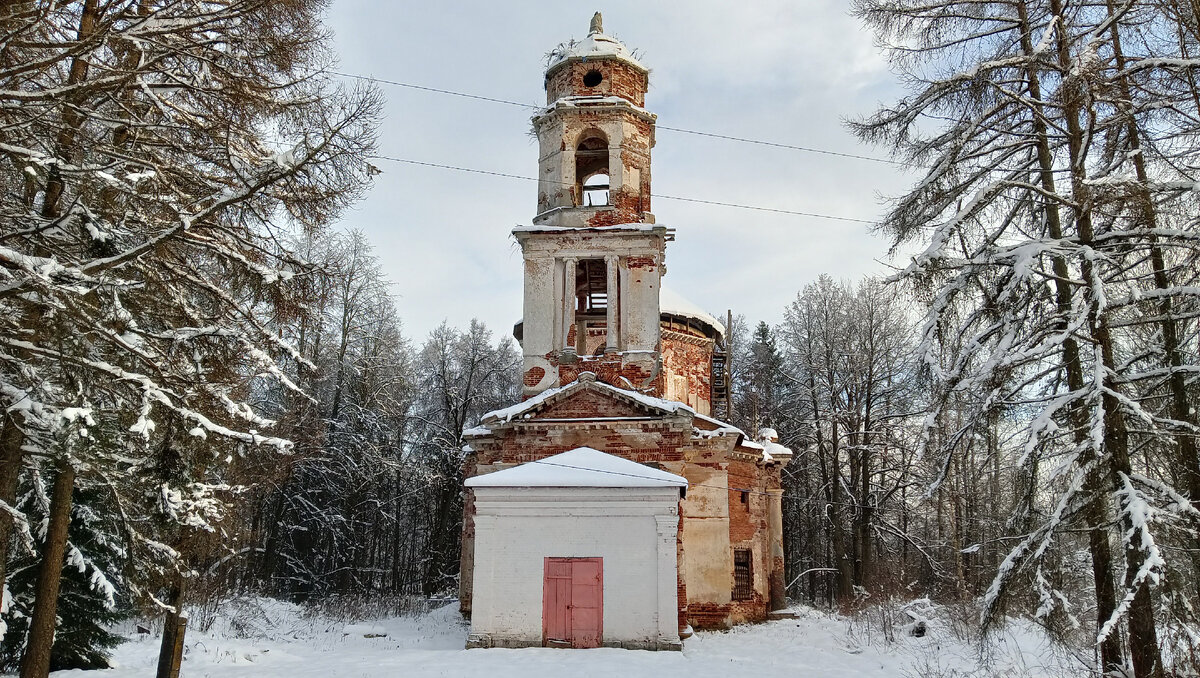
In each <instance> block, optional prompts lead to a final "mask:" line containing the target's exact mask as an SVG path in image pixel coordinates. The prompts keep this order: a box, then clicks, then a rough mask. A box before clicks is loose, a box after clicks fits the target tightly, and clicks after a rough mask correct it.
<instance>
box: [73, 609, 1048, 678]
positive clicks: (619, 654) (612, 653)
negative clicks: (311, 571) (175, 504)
mask: <svg viewBox="0 0 1200 678" xmlns="http://www.w3.org/2000/svg"><path fill="white" fill-rule="evenodd" d="M800 614H801V617H800V618H799V619H795V620H785V621H775V622H769V623H766V624H758V625H752V626H741V627H738V628H735V629H734V630H732V631H729V632H708V633H698V634H696V635H695V636H693V637H692V638H690V639H688V640H687V641H686V642H685V647H684V650H683V652H643V651H631V650H615V649H596V650H551V649H543V648H530V649H522V650H506V649H494V650H464V649H462V648H463V643H464V641H465V638H466V626H465V624H464V623H463V622H462V621H461V620H460V619H459V618H458V614H457V612H456V611H455V610H454V608H453V607H448V608H443V609H441V610H437V611H435V612H432V613H430V614H427V615H423V616H420V617H396V618H392V619H386V620H380V621H375V622H371V623H369V624H355V625H349V626H347V625H346V624H344V623H338V622H332V621H328V620H320V619H313V618H311V617H309V618H305V617H303V616H301V615H300V614H299V612H298V610H297V609H296V608H294V607H292V606H290V605H286V604H283V603H277V602H271V603H269V604H267V605H266V606H265V607H264V608H262V609H256V610H255V613H253V614H250V613H243V614H233V615H229V616H228V618H226V616H224V615H223V616H222V618H221V619H220V620H219V621H218V623H217V624H214V625H213V626H212V628H210V629H209V630H208V631H207V632H199V631H196V630H192V631H189V640H188V642H187V655H186V660H185V661H184V665H183V676H184V677H185V678H201V677H211V678H233V677H235V676H246V677H250V676H254V677H280V678H359V677H365V676H371V677H375V676H396V677H401V676H403V677H404V678H409V677H412V678H422V677H426V676H446V677H452V678H517V677H520V678H555V677H558V676H568V677H571V678H583V677H588V676H606V677H616V678H670V677H672V676H681V677H686V678H718V677H719V678H737V677H740V676H754V677H755V678H760V677H761V678H773V677H776V676H780V677H782V676H788V677H790V678H797V677H804V678H809V677H824V676H828V677H830V678H840V677H844V676H855V677H862V678H871V677H873V676H922V675H938V676H993V675H994V676H1060V675H1063V676H1065V675H1072V672H1071V671H1064V670H1063V667H1045V666H1041V665H1040V661H1041V660H1039V659H1037V658H1038V657H1045V656H1047V655H1048V654H1049V653H1047V652H1046V648H1045V647H1040V646H1041V643H1040V642H1039V641H1038V639H1037V638H1036V637H1035V636H1034V635H1032V634H1026V635H1024V636H1021V637H1017V636H1014V635H1009V636H1008V638H1007V639H1003V640H1002V642H1001V643H1000V645H999V647H1000V648H1001V649H1000V651H999V652H998V653H995V654H994V655H993V656H992V657H991V658H990V660H989V661H987V662H985V667H983V668H981V667H979V666H978V661H977V659H976V657H975V653H974V651H973V650H972V649H971V648H969V647H967V646H966V645H965V644H963V643H961V642H959V641H955V640H953V639H951V638H941V639H939V638H936V637H926V638H921V639H916V638H909V637H903V638H902V639H901V640H900V641H898V642H896V643H894V644H890V645H889V644H886V643H883V642H882V640H881V639H879V638H874V639H873V640H872V642H871V643H866V644H865V643H864V642H863V641H862V639H861V638H858V636H860V635H861V634H855V633H849V632H848V628H849V627H848V625H847V622H846V621H845V620H843V619H839V618H834V617H830V616H827V615H824V614H821V613H818V612H815V611H811V610H808V611H801V613H800ZM1014 633H1015V632H1014ZM368 634H370V635H376V636H378V637H371V638H368V637H365V635H368ZM382 634H386V635H382ZM240 636H249V637H240ZM157 640H158V639H157V637H154V638H144V639H142V640H132V641H130V642H128V643H126V644H125V645H122V646H121V647H119V648H117V650H116V652H115V654H114V656H113V659H114V661H115V663H116V664H117V665H118V666H117V668H115V669H114V670H108V671H89V672H79V671H72V672H60V673H55V674H52V675H54V676H58V677H60V678H66V677H67V676H70V677H71V678H85V677H86V678H135V677H137V678H144V677H145V676H152V675H153V674H154V665H155V659H156V653H157V650H158V643H157ZM1006 647H1007V648H1008V649H1007V651H1005V649H1004V648H1006ZM1055 663H1057V662H1055Z"/></svg>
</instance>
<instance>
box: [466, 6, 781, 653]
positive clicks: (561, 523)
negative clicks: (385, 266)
mask: <svg viewBox="0 0 1200 678" xmlns="http://www.w3.org/2000/svg"><path fill="white" fill-rule="evenodd" d="M648 84H649V73H648V71H647V69H646V67H645V66H643V65H642V64H641V63H640V62H639V61H638V60H637V59H636V58H635V56H634V55H633V54H632V53H631V52H630V51H629V50H628V49H627V48H626V47H625V46H624V45H623V44H622V43H621V42H619V41H618V40H616V39H615V38H613V37H611V36H609V35H606V34H605V33H604V31H603V26H602V25H601V21H600V15H599V14H598V13H597V15H596V17H595V18H593V21H592V25H591V27H590V31H589V34H588V35H587V37H586V38H584V39H583V40H580V41H571V42H569V43H564V44H563V45H560V46H559V48H557V49H556V50H555V51H554V52H553V53H552V54H551V58H550V60H549V64H548V67H547V69H546V73H545V87H546V100H547V101H546V107H545V108H544V109H542V110H540V111H539V112H538V113H537V115H535V116H534V118H533V129H534V132H535V134H536V136H537V139H538V145H539V155H538V177H539V187H538V197H537V214H536V216H534V217H533V221H532V224H531V225H528V226H519V227H517V228H516V229H514V231H513V235H514V237H515V238H516V240H517V242H518V243H519V244H520V247H521V252H522V255H523V260H524V315H523V318H522V321H521V322H520V323H518V325H517V326H516V328H515V330H514V334H515V335H516V338H517V340H518V341H519V342H520V344H521V348H522V352H523V355H524V401H523V402H521V403H516V404H514V405H513V406H512V407H509V408H506V409H504V410H499V411H496V412H492V413H489V414H488V415H486V416H485V417H484V418H483V421H482V424H481V425H480V426H478V427H476V428H473V429H470V430H468V431H466V432H465V436H464V437H465V439H466V441H467V445H468V446H467V452H468V456H467V461H466V469H465V475H466V477H467V478H468V480H467V495H466V502H465V504H466V505H465V515H464V525H463V545H462V569H461V583H460V588H461V591H460V604H461V607H462V610H463V612H464V613H465V614H467V615H471V616H472V635H471V641H470V643H471V644H472V645H474V646H521V645H538V644H540V645H548V646H556V645H562V646H574V647H588V646H596V645H617V646H625V647H649V648H652V649H671V648H674V647H676V646H677V645H678V643H679V638H680V637H681V636H682V637H686V635H687V630H688V629H689V627H693V628H697V629H702V628H727V627H729V626H730V625H732V624H737V623H741V622H746V621H756V620H762V619H765V618H766V617H767V615H768V613H769V612H770V611H771V610H774V609H779V608H782V607H783V606H784V604H785V601H784V585H785V582H784V576H783V573H784V563H783V547H782V529H783V528H782V511H781V499H782V494H783V491H782V489H781V485H780V472H781V469H782V467H783V466H784V465H785V464H787V462H788V460H789V459H790V458H791V453H790V451H788V450H787V449H786V448H784V447H782V446H780V445H778V444H777V442H775V441H774V440H772V439H763V440H758V441H755V440H753V439H752V438H751V437H750V436H748V435H747V434H746V433H744V432H743V431H741V430H739V429H738V428H736V427H735V426H732V425H730V424H727V423H724V422H722V421H720V420H718V419H716V418H714V416H713V415H714V414H717V415H727V414H728V390H727V389H728V384H727V380H726V377H725V369H724V368H725V362H724V360H725V345H726V344H725V336H724V333H725V327H724V326H723V325H722V324H721V323H720V322H719V321H718V320H717V319H716V318H714V317H712V316H711V315H709V314H707V313H705V312H704V311H702V310H700V309H699V308H698V307H696V306H694V305H692V304H690V303H688V302H686V301H684V300H683V299H682V298H681V297H679V296H678V295H675V294H673V293H671V292H669V291H667V290H665V289H664V288H663V287H662V279H663V277H664V275H665V274H666V271H667V269H666V265H665V264H666V248H667V243H669V242H671V241H672V240H673V239H674V230H673V229H669V228H667V227H665V226H662V225H659V224H657V223H656V222H655V218H654V215H653V214H652V213H651V211H650V209H651V172H650V152H651V149H652V148H653V147H654V133H655V120H656V116H655V115H654V114H653V113H651V112H649V111H648V110H646V109H645V108H644V107H643V106H644V104H645V97H646V91H647V87H648ZM722 403H724V405H723V406H719V407H715V406H716V405H721V404H722ZM714 410H716V411H714ZM664 498H665V499H664ZM647 564H651V565H647ZM639 568H640V569H639ZM630 592H638V593H637V595H632V594H631V593H630ZM623 596H624V597H623ZM651 599H652V600H651ZM642 601H645V602H644V604H643V602H642ZM639 605H642V606H643V607H644V608H645V609H644V611H643V610H642V608H641V607H639Z"/></svg>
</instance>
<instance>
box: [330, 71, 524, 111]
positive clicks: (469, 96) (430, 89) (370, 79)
mask: <svg viewBox="0 0 1200 678" xmlns="http://www.w3.org/2000/svg"><path fill="white" fill-rule="evenodd" d="M329 73H330V75H338V76H341V77H343V78H352V79H354V80H365V81H367V82H377V83H380V84H383V85H395V86H396V87H407V88H408V89H417V90H421V91H422V92H433V93H434V94H448V95H450V96H455V97H462V98H464V99H477V100H479V101H490V102H492V103H494V104H507V105H509V106H519V107H521V108H544V107H543V106H535V105H533V104H523V103H521V102H519V101H509V100H508V99H497V98H495V97H485V96H480V95H478V94H467V93H466V92H455V91H454V90H449V89H439V88H437V87H426V86H424V85H414V84H412V83H410V82H400V81H398V80H387V79H384V78H375V77H372V76H369V75H355V74H353V73H341V72H338V71H329Z"/></svg>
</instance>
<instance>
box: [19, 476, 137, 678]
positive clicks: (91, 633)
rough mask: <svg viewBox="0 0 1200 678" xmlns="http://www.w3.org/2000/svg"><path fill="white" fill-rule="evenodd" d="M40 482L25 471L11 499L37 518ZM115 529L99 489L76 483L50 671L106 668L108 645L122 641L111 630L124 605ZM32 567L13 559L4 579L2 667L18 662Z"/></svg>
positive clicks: (42, 503) (43, 505)
mask: <svg viewBox="0 0 1200 678" xmlns="http://www.w3.org/2000/svg"><path fill="white" fill-rule="evenodd" d="M44 483H45V480H44V479H43V478H42V476H41V474H36V475H33V476H31V477H30V482H29V483H27V484H28V485H29V487H28V488H27V491H26V492H25V493H24V495H23V500H22V501H21V502H19V503H18V504H17V507H18V508H19V509H20V510H21V511H23V512H24V513H25V514H26V515H28V516H29V517H30V518H31V519H32V520H33V521H34V522H38V523H40V522H41V521H42V520H43V519H44V518H45V513H46V511H47V509H48V508H49V505H48V497H47V496H46V489H45V486H44ZM119 533H120V530H119V528H118V527H117V525H116V524H115V521H114V520H113V516H112V512H111V507H109V506H107V505H106V502H105V501H104V498H103V492H101V491H98V490H96V489H86V490H84V489H76V490H75V497H74V501H73V510H72V512H71V524H70V527H69V528H68V543H67V558H66V562H65V564H64V566H63V572H62V583H61V587H60V590H59V596H58V606H57V614H58V617H59V619H60V623H59V624H58V625H57V628H56V629H55V633H54V645H53V646H52V648H51V651H50V670H51V671H62V670H68V669H101V668H108V665H109V664H108V656H109V650H111V649H112V648H114V647H116V646H117V645H119V644H120V643H122V642H123V641H124V639H123V638H122V637H121V636H118V635H116V634H115V633H113V632H112V631H111V628H112V626H113V625H115V624H116V623H118V622H119V621H121V620H123V619H125V618H126V617H127V616H128V615H129V611H130V609H129V601H128V598H127V596H126V594H125V592H124V591H123V590H122V589H123V581H122V576H121V572H122V569H123V567H124V564H125V552H124V547H123V546H122V544H121V543H120V542H119V541H118V535H119ZM37 573H38V568H37V560H36V559H35V558H32V557H25V558H22V559H20V560H18V561H16V562H15V563H14V567H13V570H12V576H11V577H10V578H9V580H8V588H9V593H10V595H11V596H12V601H13V604H12V606H11V607H10V608H9V610H8V611H7V613H6V615H5V622H6V624H7V626H8V632H7V633H6V634H5V636H4V639H3V643H2V644H0V666H3V667H4V668H5V669H7V670H16V669H17V668H19V665H20V660H21V655H22V652H23V650H24V645H25V638H26V635H27V633H28V630H29V628H28V627H29V617H30V615H31V614H32V612H33V603H34V589H35V585H36V579H37Z"/></svg>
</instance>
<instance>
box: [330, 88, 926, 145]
mask: <svg viewBox="0 0 1200 678" xmlns="http://www.w3.org/2000/svg"><path fill="white" fill-rule="evenodd" d="M329 73H330V74H331V75H337V76H341V77H343V78H352V79H354V80H364V81H367V82H375V83H379V84H383V85H393V86H395V87H404V88H407V89H415V90H420V91H422V92H431V93H434V94H445V95H449V96H455V97H462V98H464V99H476V100H478V101H487V102H491V103H495V104H504V105H507V106H517V107H519V108H526V109H532V110H539V109H543V108H546V107H545V106H538V105H535V104H526V103H522V102H520V101H511V100H509V99H498V98H496V97H485V96H481V95H479V94H467V93H466V92H456V91H454V90H450V89H442V88H439V87H426V86H425V85H415V84H413V83H410V82H400V81H399V80H388V79H386V78H376V77H373V76H369V75H356V74H354V73H342V72H340V71H329ZM655 127H656V128H657V129H661V130H667V131H670V132H678V133H680V134H693V135H696V136H701V137H710V138H712V139H724V140H725V141H736V142H738V143H743V144H754V145H757V146H770V147H772V148H783V149H787V150H791V151H802V152H804V153H819V154H821V155H832V156H837V157H839V158H851V159H854V160H867V161H870V162H878V163H883V164H886V165H895V166H897V167H917V165H913V164H912V163H907V162H903V161H900V160H889V159H887V158H875V157H872V156H869V155H858V154H856V153H843V152H841V151H830V150H828V149H824V148H813V147H811V146H797V145H795V144H785V143H782V142H778V141H766V140H763V139H750V138H747V137H735V136H732V135H729V134H717V133H715V132H702V131H700V130H694V129H685V128H683V127H668V126H666V125H656V126H655Z"/></svg>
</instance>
